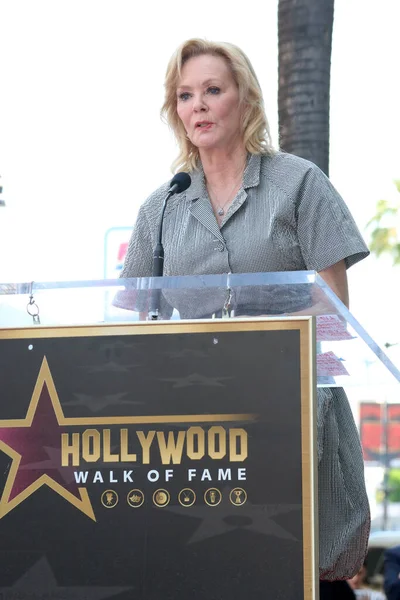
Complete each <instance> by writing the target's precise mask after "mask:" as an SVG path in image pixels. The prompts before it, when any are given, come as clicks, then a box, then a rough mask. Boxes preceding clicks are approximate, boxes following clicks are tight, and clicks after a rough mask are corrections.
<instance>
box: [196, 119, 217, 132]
mask: <svg viewBox="0 0 400 600" xmlns="http://www.w3.org/2000/svg"><path fill="white" fill-rule="evenodd" d="M212 125H213V123H211V121H197V123H195V128H196V129H203V130H204V129H210V127H211V126H212Z"/></svg>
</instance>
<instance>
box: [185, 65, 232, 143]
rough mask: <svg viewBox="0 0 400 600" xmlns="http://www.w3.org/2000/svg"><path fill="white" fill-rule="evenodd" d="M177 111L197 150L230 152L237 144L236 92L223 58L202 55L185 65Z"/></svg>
mask: <svg viewBox="0 0 400 600" xmlns="http://www.w3.org/2000/svg"><path fill="white" fill-rule="evenodd" d="M177 111H178V115H179V118H180V119H181V121H182V123H183V125H184V127H185V130H186V133H187V135H188V138H189V139H190V141H191V142H192V144H194V145H195V146H197V148H199V150H202V149H204V150H208V149H215V148H221V149H224V150H229V148H232V147H234V146H235V145H236V144H237V143H238V141H240V137H241V132H240V119H241V108H240V103H239V90H238V87H237V85H236V83H235V80H234V79H233V76H232V73H231V70H230V68H229V66H228V64H227V63H226V62H225V60H224V59H223V58H221V57H219V56H212V55H209V54H204V55H202V56H196V57H194V58H190V59H189V60H188V61H187V63H185V64H184V66H183V68H182V74H181V80H180V82H179V86H178V89H177Z"/></svg>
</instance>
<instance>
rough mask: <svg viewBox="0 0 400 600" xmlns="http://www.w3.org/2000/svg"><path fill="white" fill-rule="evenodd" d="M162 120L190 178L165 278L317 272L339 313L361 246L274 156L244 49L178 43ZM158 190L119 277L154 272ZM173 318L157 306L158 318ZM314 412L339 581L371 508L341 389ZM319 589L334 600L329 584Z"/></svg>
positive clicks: (329, 546) (327, 561)
mask: <svg viewBox="0 0 400 600" xmlns="http://www.w3.org/2000/svg"><path fill="white" fill-rule="evenodd" d="M162 113H163V115H164V117H165V119H166V121H167V123H168V124H169V125H170V126H171V128H172V130H173V132H174V134H175V136H176V139H177V142H178V146H179V156H178V157H177V159H176V160H175V162H174V170H175V171H179V170H183V171H186V172H188V173H190V176H191V180H192V183H191V186H190V187H189V189H187V190H186V191H185V192H183V193H181V194H177V195H176V196H174V197H172V198H171V199H170V200H169V203H168V206H167V210H166V213H165V219H164V226H163V244H164V249H165V263H164V274H165V275H171V276H178V275H200V274H218V273H228V272H231V273H249V272H266V271H295V270H315V271H318V272H319V273H320V275H321V276H322V277H323V278H324V280H325V281H326V282H327V283H328V285H329V286H330V287H331V288H332V290H333V291H334V292H335V293H336V294H337V296H338V297H339V298H340V299H341V300H342V301H343V302H344V303H345V304H346V305H348V303H349V297H348V287H347V276H346V270H347V268H349V267H350V266H351V265H353V264H354V263H356V262H358V261H359V260H361V259H363V258H365V257H366V256H368V254H369V252H368V249H367V247H366V246H365V243H364V241H363V239H362V237H361V235H360V233H359V231H358V229H357V227H356V225H355V223H354V220H353V219H352V217H351V215H350V213H349V210H348V208H347V207H346V205H345V203H344V201H343V200H342V198H341V197H340V196H339V194H338V193H337V192H336V190H335V189H334V187H333V186H332V184H331V183H330V181H329V180H328V179H327V177H326V176H325V175H324V174H323V173H322V172H321V171H320V170H319V169H318V168H317V167H316V166H315V165H313V164H312V163H310V162H308V161H305V160H303V159H301V158H298V157H296V156H292V155H289V154H285V153H282V152H277V151H274V149H273V147H272V144H271V139H270V134H269V129H268V123H267V119H266V116H265V112H264V106H263V98H262V93H261V89H260V85H259V83H258V80H257V77H256V75H255V73H254V70H253V67H252V66H251V64H250V61H249V60H248V58H247V57H246V55H245V54H244V53H243V52H242V50H240V49H239V48H237V47H236V46H234V45H232V44H228V43H214V42H209V41H204V40H200V39H192V40H188V41H186V42H184V43H183V44H182V45H181V46H180V47H179V48H178V49H177V51H176V53H175V54H174V55H173V57H172V58H171V60H170V63H169V65H168V69H167V74H166V79H165V103H164V106H163V109H162ZM167 191H168V184H165V185H163V186H161V187H160V188H159V189H158V190H156V191H155V192H154V193H153V194H151V196H150V197H149V198H148V199H147V200H146V202H145V203H144V204H143V205H142V207H141V208H140V210H139V214H138V218H137V222H136V224H135V227H134V230H133V233H132V238H131V240H130V244H129V249H128V253H127V257H126V261H125V265H124V269H123V272H122V277H141V276H144V277H145V276H149V275H151V272H152V256H153V249H154V247H155V245H156V242H157V232H158V225H159V218H160V213H161V209H162V204H163V201H164V198H165V196H166V193H167ZM167 299H168V297H167ZM292 308H293V309H295V308H299V307H292ZM171 310H172V309H171V307H170V306H169V303H168V302H165V303H164V317H165V318H168V317H169V314H170V311H171ZM179 310H180V312H181V316H188V317H192V318H194V317H201V316H210V315H211V313H212V312H213V310H212V307H210V306H206V305H205V304H203V303H202V301H200V300H199V301H198V302H196V303H193V305H192V306H191V308H190V311H189V313H188V314H187V315H185V312H184V311H185V307H184V306H182V307H179ZM261 312H268V313H271V312H274V310H273V307H272V309H271V306H268V307H263V310H261ZM286 312H290V311H289V310H288V309H286ZM318 404H319V413H318V459H319V473H320V477H319V499H320V516H319V525H320V576H321V579H323V580H324V579H325V580H338V579H345V578H350V577H352V575H354V574H355V573H356V572H357V571H358V569H359V568H360V565H361V564H362V561H363V559H364V554H365V549H366V546H367V539H368V533H369V508H368V500H367V496H366V492H365V486H364V478H363V460H362V455H361V449H360V443H359V439H358V434H357V431H356V428H355V425H354V421H353V418H352V414H351V411H350V408H349V405H348V401H347V398H346V396H345V394H344V392H343V390H331V389H325V390H320V391H319V395H318ZM337 585H338V586H339V588H340V586H341V585H342V583H338V584H337ZM347 588H348V586H347ZM332 589H333V588H332ZM321 593H322V594H323V597H325V598H328V597H333V596H330V594H331V593H333V592H332V591H331V587H329V585H328V587H327V585H326V584H324V585H323V586H322V588H321ZM350 593H351V590H350Z"/></svg>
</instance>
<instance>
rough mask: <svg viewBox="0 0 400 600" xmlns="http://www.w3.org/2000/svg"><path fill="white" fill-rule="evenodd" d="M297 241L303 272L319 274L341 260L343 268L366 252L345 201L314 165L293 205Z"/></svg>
mask: <svg viewBox="0 0 400 600" xmlns="http://www.w3.org/2000/svg"><path fill="white" fill-rule="evenodd" d="M296 216H297V232H298V239H299V244H300V248H301V252H302V254H303V258H304V261H305V264H306V267H307V269H310V270H315V271H322V270H323V269H327V268H328V267H331V266H332V265H334V264H336V263H337V262H339V261H341V260H344V261H345V263H346V268H349V267H351V265H354V264H355V263H357V262H358V261H360V260H362V259H364V258H366V257H367V256H368V255H369V250H368V248H367V246H366V244H365V242H364V240H363V238H362V236H361V233H360V231H359V229H358V227H357V225H356V223H355V221H354V219H353V217H352V215H351V213H350V211H349V209H348V208H347V206H346V204H345V202H344V201H343V199H342V198H341V196H340V195H339V194H338V192H337V191H336V190H335V188H334V187H333V185H332V184H331V182H330V181H329V179H328V178H327V177H326V175H325V174H324V173H323V172H322V171H321V170H320V169H319V168H318V167H317V166H315V165H311V166H310V168H309V169H308V170H307V172H306V174H305V176H304V179H303V182H302V185H301V187H300V190H299V194H298V198H297V202H296Z"/></svg>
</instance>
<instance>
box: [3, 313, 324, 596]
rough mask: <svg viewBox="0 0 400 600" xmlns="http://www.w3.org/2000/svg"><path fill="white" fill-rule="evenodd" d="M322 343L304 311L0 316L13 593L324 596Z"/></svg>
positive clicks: (6, 589) (8, 591)
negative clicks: (317, 440)
mask: <svg viewBox="0 0 400 600" xmlns="http://www.w3.org/2000/svg"><path fill="white" fill-rule="evenodd" d="M312 347H313V341H312V320H310V319H308V318H304V319H299V320H294V321H285V320H281V321H257V320H255V321H250V320H248V321H234V320H232V321H209V322H206V321H202V322H187V323H183V322H182V323H174V322H171V323H161V322H159V323H152V324H150V323H146V324H132V325H129V326H115V325H114V326H111V325H108V326H104V327H79V328H72V327H70V328H41V327H37V328H35V329H21V330H1V331H0V355H1V357H2V361H1V364H0V380H1V383H2V385H1V392H0V536H1V540H2V544H1V547H0V563H1V564H2V567H3V570H2V573H3V575H2V577H1V579H0V597H1V594H3V596H4V597H7V598H12V597H13V594H14V595H15V594H16V593H17V594H19V595H18V598H20V599H21V600H25V599H26V600H27V599H28V598H31V597H35V598H39V599H40V598H43V599H44V598H45V597H47V596H45V594H46V593H50V592H51V594H52V595H51V594H50V596H49V597H51V598H53V597H54V598H56V597H58V596H57V594H58V592H59V590H61V591H62V593H63V594H64V596H65V597H71V598H72V597H75V595H76V593H78V595H79V593H80V592H79V590H81V589H85V592H84V593H85V594H86V596H85V597H112V596H113V595H118V598H121V599H123V598H132V597H134V596H138V597H141V598H143V599H144V600H150V599H152V598H156V597H159V596H160V597H161V596H162V597H163V598H174V600H180V599H181V598H182V599H183V598H185V599H186V598H187V597H188V596H189V595H190V596H191V597H194V598H205V597H207V598H209V599H214V598H215V599H217V598H218V599H219V598H223V597H230V598H243V597H251V598H253V597H258V596H259V595H260V594H265V591H266V590H268V592H269V596H270V597H276V598H277V597H279V594H281V595H282V597H285V598H287V599H288V600H291V599H293V600H294V598H296V600H297V599H298V598H300V597H301V598H304V600H311V598H312V592H311V589H312V587H313V585H314V583H315V579H316V572H317V570H316V564H315V556H316V552H317V546H316V540H315V539H314V535H315V534H314V528H313V519H314V511H315V499H314V469H315V462H314V458H313V457H314V443H313V436H314V405H313V367H312V360H311V357H312ZM43 557H45V558H43ZM44 560H45V561H46V562H45V563H43V564H46V568H45V569H44V570H43V572H44V573H47V574H48V586H47V587H46V583H45V582H44V580H43V578H37V579H35V578H33V579H32V577H31V575H30V574H31V573H32V572H33V571H32V569H34V568H36V567H35V565H36V564H42V563H41V562H40V561H44ZM288 568H290V572H291V577H290V578H288V577H287V569H288ZM46 577H47V575H46ZM26 582H29V585H28V584H27V583H26ZM35 582H36V583H35ZM46 590H47V591H46ZM48 590H50V592H48ZM76 590H78V592H77V591H76ZM193 590H195V591H194V592H193ZM300 592H301V593H302V596H299V593H300ZM35 594H36V595H35ZM60 594H61V592H60ZM74 594H75V595H74ZM196 594H197V595H196ZM64 596H62V595H60V598H61V597H64Z"/></svg>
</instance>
